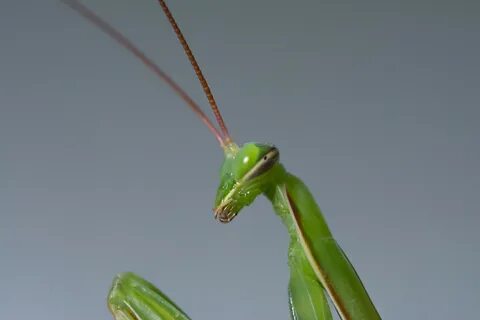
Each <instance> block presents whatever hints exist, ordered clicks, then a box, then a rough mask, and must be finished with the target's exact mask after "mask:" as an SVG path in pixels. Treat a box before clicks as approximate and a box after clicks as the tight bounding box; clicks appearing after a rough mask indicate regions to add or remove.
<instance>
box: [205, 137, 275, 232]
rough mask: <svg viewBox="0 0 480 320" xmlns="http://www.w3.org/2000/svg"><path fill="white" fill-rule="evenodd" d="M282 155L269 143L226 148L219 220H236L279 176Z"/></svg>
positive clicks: (217, 201)
mask: <svg viewBox="0 0 480 320" xmlns="http://www.w3.org/2000/svg"><path fill="white" fill-rule="evenodd" d="M279 156H280V154H279V151H278V149H277V148H276V147H275V146H272V145H268V144H261V143H253V142H250V143H245V144H244V145H243V146H242V147H241V148H239V147H238V146H237V145H236V144H234V143H231V144H229V145H228V147H227V148H225V160H224V162H223V165H222V167H221V169H220V185H219V187H218V190H217V196H216V199H215V208H214V214H215V218H216V219H217V220H218V221H220V222H223V223H228V222H230V221H232V219H233V218H235V217H236V215H237V214H238V212H239V211H240V210H241V209H242V208H243V207H245V206H248V205H249V204H250V203H252V202H253V200H255V198H256V197H257V196H258V195H259V194H261V193H263V192H264V191H265V190H266V188H267V187H268V186H269V185H270V182H271V181H272V179H274V177H275V174H274V172H275V169H274V168H276V167H277V166H276V164H278V161H279Z"/></svg>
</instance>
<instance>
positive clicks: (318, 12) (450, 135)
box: [0, 0, 480, 320]
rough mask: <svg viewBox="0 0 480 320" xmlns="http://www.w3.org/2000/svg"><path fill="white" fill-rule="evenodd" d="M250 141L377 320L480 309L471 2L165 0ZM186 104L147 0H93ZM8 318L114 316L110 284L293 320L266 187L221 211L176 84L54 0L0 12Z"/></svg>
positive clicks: (283, 248) (208, 154)
mask: <svg viewBox="0 0 480 320" xmlns="http://www.w3.org/2000/svg"><path fill="white" fill-rule="evenodd" d="M169 2H170V6H171V9H172V11H173V13H174V14H175V16H176V17H177V19H178V21H179V23H180V25H181V27H182V28H183V29H184V32H185V34H186V36H187V38H188V40H189V41H190V44H191V46H192V48H193V49H194V52H196V54H197V57H198V59H199V61H200V63H201V65H202V66H203V67H204V70H205V72H206V74H207V77H208V79H209V80H210V84H211V86H212V87H213V89H214V93H216V96H217V99H218V103H219V104H220V105H221V107H222V111H223V114H224V116H225V118H226V120H227V124H228V125H229V127H230V130H231V132H232V134H233V136H234V138H236V140H237V141H238V142H239V143H242V142H245V141H250V140H255V141H262V142H274V143H275V144H276V145H277V146H278V147H279V148H280V150H281V159H282V161H283V163H284V164H285V165H286V167H287V168H288V169H289V170H290V171H292V172H293V173H295V174H297V175H299V176H300V177H302V178H303V179H304V181H305V182H306V183H307V184H308V185H309V186H310V187H311V190H312V192H313V193H314V195H315V196H316V198H317V199H318V201H319V203H320V206H321V208H322V209H323V211H324V213H325V216H326V218H327V220H328V221H329V223H330V225H331V228H332V230H333V232H334V233H335V236H336V238H337V239H338V241H339V242H340V244H341V245H342V246H343V247H344V249H345V251H346V252H347V254H348V255H349V256H350V258H351V260H352V262H353V263H354V265H355V266H356V268H357V270H358V272H359V274H360V275H361V277H362V279H363V281H364V283H365V284H366V286H367V288H368V290H369V292H370V294H371V296H372V298H373V300H374V302H375V303H376V305H377V307H378V309H379V311H380V313H381V314H382V316H383V317H384V319H404V318H410V319H454V318H475V317H476V316H477V315H478V312H477V310H478V303H479V301H480V299H479V298H480V294H479V289H480V281H479V276H478V263H479V261H480V259H479V244H478V243H479V240H480V238H479V236H478V227H479V225H480V219H479V208H480V205H479V202H478V201H479V191H480V178H479V165H478V164H479V163H480V151H479V143H478V140H479V136H480V129H479V128H478V122H479V116H480V111H479V102H480V98H479V92H478V91H479V90H478V89H479V83H480V76H479V71H480V70H479V69H480V68H479V61H478V57H479V56H480V44H479V32H480V25H479V19H480V14H479V12H480V11H479V5H478V2H477V1H470V2H467V1H451V2H440V1H431V2H427V1H415V2H413V1H412V2H407V1H354V0H350V1H332V0H329V1H318V0H316V1H313V0H302V1H287V0H243V1H225V0H203V1H188V0H177V1H173V0H172V1H169ZM85 3H87V4H89V5H90V6H92V8H94V9H95V10H96V11H97V12H99V13H100V14H101V15H102V16H103V17H105V18H106V19H107V20H108V21H110V22H112V23H113V24H114V25H115V26H117V27H118V28H119V29H121V30H122V31H123V32H125V34H127V35H128V36H129V37H130V38H132V39H134V40H135V42H136V43H137V44H138V45H139V46H140V47H141V48H142V49H144V50H145V51H146V52H148V54H149V55H150V56H152V57H154V59H155V60H156V61H158V63H159V64H160V65H161V66H162V67H163V68H164V69H165V70H166V71H167V72H168V73H170V74H171V75H172V76H173V77H174V78H175V79H177V80H178V81H179V82H180V83H181V84H182V86H183V87H184V88H185V89H186V90H187V91H188V92H189V93H191V94H192V95H193V97H194V98H195V99H197V100H199V101H201V102H202V105H204V106H206V103H205V99H204V98H203V96H202V92H201V90H200V86H199V85H198V83H197V82H196V80H195V79H194V78H193V72H192V70H191V68H190V66H189V65H188V62H187V61H186V58H185V57H184V56H183V53H182V51H181V49H180V46H179V45H178V43H177V41H176V39H175V37H174V35H173V33H172V31H171V30H170V27H169V26H168V24H167V22H166V19H165V18H164V17H163V14H162V12H161V10H160V8H159V7H158V5H157V4H156V2H155V1H153V0H143V1H133V0H121V1H119V0H118V1H115V0H102V1H100V0H97V1H94V0H88V1H87V0H85ZM0 40H1V42H0V43H1V45H0V48H1V49H0V56H1V59H0V108H1V113H0V114H1V116H0V155H1V164H0V191H1V192H0V218H1V224H0V284H1V287H0V319H49V320H64V319H72V320H73V319H82V320H83V319H109V318H110V316H109V314H108V311H107V309H106V307H105V296H106V294H107V291H108V288H109V286H110V282H111V279H112V277H113V275H114V274H115V273H117V272H120V271H125V270H132V271H135V272H137V273H139V274H141V275H143V276H144V277H146V278H147V279H149V280H151V281H152V282H154V283H155V284H156V285H158V286H159V287H160V288H162V290H164V291H165V292H167V293H168V294H169V295H170V296H171V297H172V298H173V299H174V300H175V301H176V302H178V304H180V305H181V306H182V307H183V308H184V309H185V310H186V311H187V312H188V313H189V314H190V315H191V316H192V318H193V319H288V308H287V297H286V284H287V281H288V268H287V264H286V252H287V244H288V238H287V234H286V232H285V230H284V228H283V226H282V225H281V223H280V221H279V219H278V218H277V217H276V216H275V215H274V214H273V213H272V210H271V207H270V204H269V203H268V202H267V201H266V200H265V199H264V198H259V199H258V200H257V201H256V202H255V204H254V205H252V206H251V207H249V208H247V209H246V210H244V211H243V212H242V213H241V215H240V216H239V217H238V218H237V220H235V221H234V222H233V223H232V224H230V225H221V224H219V223H217V222H216V221H214V220H213V216H212V212H211V207H212V203H213V197H214V194H215V191H216V187H217V183H218V177H217V174H218V168H219V166H220V164H221V161H222V153H221V150H220V149H219V148H218V146H217V145H216V142H215V140H214V139H213V138H212V136H211V135H210V134H209V132H208V131H207V130H206V129H205V128H204V127H203V125H202V124H201V123H200V122H199V121H198V120H197V119H196V118H195V117H194V116H193V114H192V113H191V111H189V110H188V109H187V108H186V107H185V106H184V104H183V103H182V101H180V100H179V99H178V98H177V97H176V96H175V95H174V94H173V93H172V92H171V90H170V89H169V88H167V87H166V85H165V84H164V83H162V82H161V81H159V80H157V79H156V78H155V77H154V76H153V75H152V74H151V73H149V71H147V70H146V69H145V68H144V67H143V66H142V65H141V64H139V63H138V62H137V61H135V60H134V59H133V58H132V57H131V56H130V55H129V54H128V53H127V52H125V51H124V50H122V49H120V48H119V47H118V46H117V45H116V44H115V43H114V42H112V41H110V40H109V39H108V38H107V37H106V36H105V35H104V34H102V33H100V32H99V31H98V30H96V29H95V28H93V27H92V26H91V25H89V24H87V23H86V22H85V21H84V20H83V19H81V18H80V17H79V16H77V15H76V14H75V13H73V12H72V11H71V10H69V9H68V8H66V7H65V6H63V5H62V4H60V3H58V2H56V1H53V0H52V1H38V0H35V1H33V0H30V1H17V0H15V1H13V0H2V1H1V3H0Z"/></svg>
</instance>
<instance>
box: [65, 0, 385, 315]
mask: <svg viewBox="0 0 480 320" xmlns="http://www.w3.org/2000/svg"><path fill="white" fill-rule="evenodd" d="M63 2H64V3H66V4H67V5H69V6H70V7H71V8H73V9H74V10H76V11H77V12H78V13H80V14H81V15H82V16H83V17H85V18H86V19H88V20H89V21H90V22H91V23H93V24H94V25H95V26H97V27H98V28H100V29H101V30H102V31H104V32H105V33H106V34H108V35H109V36H110V37H111V38H113V39H114V40H116V41H117V42H118V43H119V44H120V45H121V46H123V47H124V48H126V49H127V50H129V51H130V52H131V53H132V54H134V55H135V56H136V57H137V58H138V59H139V60H141V61H142V62H143V63H144V64H145V65H146V66H147V67H148V68H149V69H150V70H151V71H153V72H154V73H155V74H156V75H158V76H159V77H160V78H161V79H162V80H164V81H166V82H167V84H168V85H169V86H170V87H171V88H172V89H173V90H174V91H175V92H176V93H177V94H178V95H179V96H180V97H181V98H182V99H183V100H184V101H185V102H186V103H187V104H188V105H189V106H190V108H191V109H192V110H193V111H194V112H195V113H196V114H197V115H198V116H199V118H200V119H201V120H202V121H203V122H204V123H205V124H206V126H207V127H208V129H209V130H210V131H211V132H212V133H213V134H214V136H215V137H216V139H217V140H218V142H219V143H220V146H221V147H222V149H223V151H224V155H225V160H224V162H223V165H222V167H221V169H220V185H219V187H218V190H217V195H216V199H215V206H214V216H215V218H216V219H217V220H218V221H220V222H222V223H228V222H230V221H232V220H233V219H234V218H235V217H236V216H237V214H238V213H239V211H240V210H241V209H242V208H243V207H245V206H248V205H250V204H251V203H252V202H253V201H254V200H255V198H256V197H257V196H259V195H261V194H263V195H265V196H266V197H267V198H268V199H269V200H270V201H271V203H272V205H273V209H274V211H275V212H276V214H277V215H278V216H279V217H280V219H281V220H282V222H283V224H284V225H285V226H286V228H287V231H288V233H289V235H290V247H289V251H288V263H289V267H290V281H289V286H288V294H289V303H290V312H291V316H292V318H293V319H298V320H317V319H318V320H320V319H322V320H323V319H326V320H328V319H332V315H331V312H330V308H329V305H328V300H327V295H328V297H329V298H330V299H331V301H332V303H333V305H334V307H335V309H336V311H337V312H338V314H339V316H340V318H341V319H343V320H373V319H380V316H379V314H378V312H377V310H376V309H375V306H374V305H373V303H372V301H371V299H370V297H369V296H368V293H367V291H366V290H365V288H364V286H363V284H362V282H361V280H360V278H359V276H358V275H357V273H356V272H355V269H354V268H353V266H352V265H351V263H350V262H349V260H348V258H347V257H346V255H345V254H344V252H343V250H342V249H341V248H340V246H339V245H338V244H337V242H336V241H335V239H334V238H333V236H332V234H331V232H330V229H329V227H328V225H327V223H326V221H325V219H324V217H323V215H322V213H321V211H320V209H319V207H318V205H317V204H316V202H315V200H314V198H313V196H312V195H311V193H310V192H309V190H308V188H307V187H306V186H305V184H304V183H303V182H302V181H301V180H300V179H299V178H297V177H296V176H294V175H292V174H290V173H289V172H287V171H286V170H285V168H284V166H283V165H282V164H281V163H280V162H279V150H278V149H277V148H276V147H275V146H273V145H268V144H262V143H256V142H250V143H245V144H244V145H243V146H238V145H237V144H236V143H235V142H234V141H233V139H232V138H231V136H230V134H229V132H228V130H227V127H226V125H225V123H224V121H223V118H222V116H221V114H220V111H219V109H218V107H217V105H216V102H215V99H214V97H213V95H212V93H211V91H210V88H209V86H208V83H207V81H206V80H205V78H204V76H203V74H202V72H201V70H200V68H199V66H198V64H197V62H196V60H195V58H194V56H193V53H192V52H191V50H190V48H189V46H188V44H187V42H186V41H185V39H184V37H183V35H182V32H181V31H180V29H179V27H178V26H177V24H176V22H175V20H174V18H173V16H172V14H171V13H170V11H169V9H168V7H167V5H166V3H165V1H163V0H159V1H158V2H159V4H160V6H161V7H162V9H163V11H164V13H165V15H166V16H167V18H168V20H169V22H170V24H171V25H172V27H173V29H174V31H175V33H176V35H177V37H178V39H179V41H180V43H181V45H182V46H183V49H184V51H185V53H186V55H187V57H188V59H189V60H190V63H191V64H192V66H193V68H194V70H195V73H196V75H197V77H198V79H199V81H200V83H201V85H202V88H203V90H204V92H205V95H206V96H207V99H208V101H209V103H210V106H211V108H212V110H213V113H214V115H215V119H216V121H217V123H218V126H219V129H217V128H216V127H215V125H214V124H213V123H212V122H211V121H210V120H209V118H208V117H207V116H206V115H205V114H204V113H203V111H202V110H201V109H200V107H199V106H198V105H197V104H196V103H195V102H194V101H193V100H192V99H191V98H190V97H189V96H188V94H187V93H186V92H185V91H184V90H183V89H182V88H181V87H180V86H179V85H177V84H176V83H175V82H174V81H173V80H172V79H171V78H170V77H169V76H168V75H167V74H165V73H164V72H163V71H162V70H161V69H160V68H159V67H158V66H157V65H156V64H155V63H154V62H153V61H152V60H150V59H149V58H148V57H147V56H145V54H144V53H143V52H141V51H140V50H139V49H138V48H137V47H136V46H135V45H134V44H133V43H132V42H131V41H130V40H128V39H127V38H126V37H125V36H123V35H122V34H121V33H120V32H118V31H117V30H115V29H114V28H113V27H112V26H110V25H109V24H108V23H106V22H105V21H103V20H102V19H101V18H100V17H98V16H97V15H96V14H95V13H94V12H93V11H91V10H90V9H88V8H87V7H85V6H84V5H82V4H81V3H79V2H78V1H76V0H63ZM109 308H110V310H111V311H112V313H113V315H114V317H115V318H116V319H117V320H154V319H189V318H188V316H187V315H186V314H185V313H184V312H183V311H181V310H180V308H179V307H177V306H176V305H175V304H174V303H173V302H172V301H171V300H169V299H168V298H167V297H166V296H165V295H164V294H163V293H161V292H160V291H159V290H158V289H156V288H155V287H154V286H153V285H152V284H150V283H148V282H147V281H146V280H144V279H142V278H141V277H139V276H137V275H135V274H133V273H123V274H120V275H118V276H117V277H116V278H115V280H114V284H113V286H112V289H111V291H110V295H109Z"/></svg>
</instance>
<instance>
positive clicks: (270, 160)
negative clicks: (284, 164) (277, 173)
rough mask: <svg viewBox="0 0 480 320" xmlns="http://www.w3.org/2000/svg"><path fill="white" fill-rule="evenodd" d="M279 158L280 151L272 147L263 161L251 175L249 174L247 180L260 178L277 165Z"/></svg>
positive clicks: (255, 167)
mask: <svg viewBox="0 0 480 320" xmlns="http://www.w3.org/2000/svg"><path fill="white" fill-rule="evenodd" d="M278 158H279V152H278V149H277V148H275V147H272V148H271V149H270V150H268V151H267V153H265V155H264V156H263V157H262V159H261V160H260V161H259V162H258V163H257V164H256V165H255V166H254V167H253V168H252V170H251V171H250V173H249V174H248V177H247V179H252V178H255V177H258V176H259V175H262V174H264V173H265V172H267V171H268V170H270V169H271V168H272V167H273V165H274V164H275V163H277V161H278Z"/></svg>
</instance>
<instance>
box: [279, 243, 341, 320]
mask: <svg viewBox="0 0 480 320" xmlns="http://www.w3.org/2000/svg"><path fill="white" fill-rule="evenodd" d="M288 264H289V266H290V282H289V285H288V298H289V305H290V314H291V316H292V319H293V320H331V319H332V314H331V313H330V307H329V305H328V301H327V298H326V296H325V291H324V289H323V287H322V285H321V284H320V282H318V280H317V277H316V276H315V273H314V272H313V270H312V268H311V267H310V264H309V262H308V260H307V258H306V257H305V255H304V254H303V249H302V247H301V245H300V244H299V243H298V241H297V240H296V239H292V240H291V242H290V248H289V254H288Z"/></svg>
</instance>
